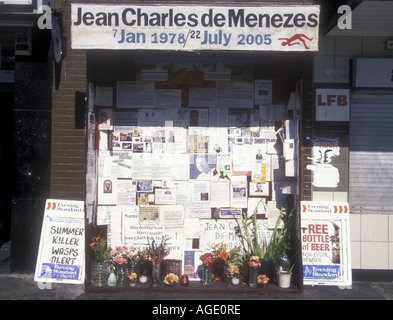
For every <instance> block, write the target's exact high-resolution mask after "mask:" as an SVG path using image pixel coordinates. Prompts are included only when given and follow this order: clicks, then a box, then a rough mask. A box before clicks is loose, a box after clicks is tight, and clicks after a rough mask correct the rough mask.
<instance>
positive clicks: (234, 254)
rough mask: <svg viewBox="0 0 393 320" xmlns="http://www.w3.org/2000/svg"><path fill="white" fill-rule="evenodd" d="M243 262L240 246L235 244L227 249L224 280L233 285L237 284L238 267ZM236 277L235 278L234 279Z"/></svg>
mask: <svg viewBox="0 0 393 320" xmlns="http://www.w3.org/2000/svg"><path fill="white" fill-rule="evenodd" d="M242 264H243V255H242V253H241V248H240V247H239V246H235V247H234V248H232V249H231V250H230V251H229V256H228V259H227V260H226V262H225V266H224V281H225V282H227V283H231V284H233V285H238V284H239V282H240V281H239V275H240V269H239V268H240V267H241V266H242ZM236 279H237V280H236Z"/></svg>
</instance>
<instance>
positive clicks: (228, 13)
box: [71, 4, 319, 51]
mask: <svg viewBox="0 0 393 320" xmlns="http://www.w3.org/2000/svg"><path fill="white" fill-rule="evenodd" d="M318 29H319V6H312V5H310V6H282V7H270V6H269V7H267V6H266V7H264V6H261V7H247V6H245V7H232V6H225V7H214V6H208V7H201V6H192V5H189V6H186V5H178V6H176V7H175V8H174V7H173V6H161V5H160V6H144V5H109V4H105V5H96V4H71V41H72V48H73V49H111V50H119V49H125V50H140V49H144V50H177V51H190V50H247V51H254V50H257V51H318Z"/></svg>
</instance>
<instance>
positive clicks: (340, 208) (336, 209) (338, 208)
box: [334, 206, 348, 213]
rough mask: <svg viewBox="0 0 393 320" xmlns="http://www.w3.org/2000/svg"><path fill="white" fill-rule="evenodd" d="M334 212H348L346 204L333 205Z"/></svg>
mask: <svg viewBox="0 0 393 320" xmlns="http://www.w3.org/2000/svg"><path fill="white" fill-rule="evenodd" d="M334 213H348V206H334Z"/></svg>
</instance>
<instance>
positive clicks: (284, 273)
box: [273, 208, 295, 288]
mask: <svg viewBox="0 0 393 320" xmlns="http://www.w3.org/2000/svg"><path fill="white" fill-rule="evenodd" d="M294 216H295V211H294V210H291V211H290V212H289V214H287V213H286V211H285V209H284V208H282V209H281V212H280V217H279V221H278V222H280V223H282V227H281V228H280V229H278V228H276V229H275V234H274V251H273V260H274V265H275V269H276V271H277V281H278V285H279V286H280V287H281V288H289V287H290V283H291V275H292V269H293V267H294V265H293V264H291V262H290V258H289V257H290V255H291V250H292V245H291V229H292V226H293V223H294Z"/></svg>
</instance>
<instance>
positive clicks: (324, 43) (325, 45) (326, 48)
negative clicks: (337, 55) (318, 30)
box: [316, 36, 335, 55]
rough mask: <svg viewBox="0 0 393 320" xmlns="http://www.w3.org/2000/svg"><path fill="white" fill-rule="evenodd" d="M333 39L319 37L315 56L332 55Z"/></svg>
mask: <svg viewBox="0 0 393 320" xmlns="http://www.w3.org/2000/svg"><path fill="white" fill-rule="evenodd" d="M334 38H335V37H329V36H327V37H324V36H320V37H319V39H318V42H319V51H318V52H317V53H316V54H317V55H334V42H335V39H334Z"/></svg>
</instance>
